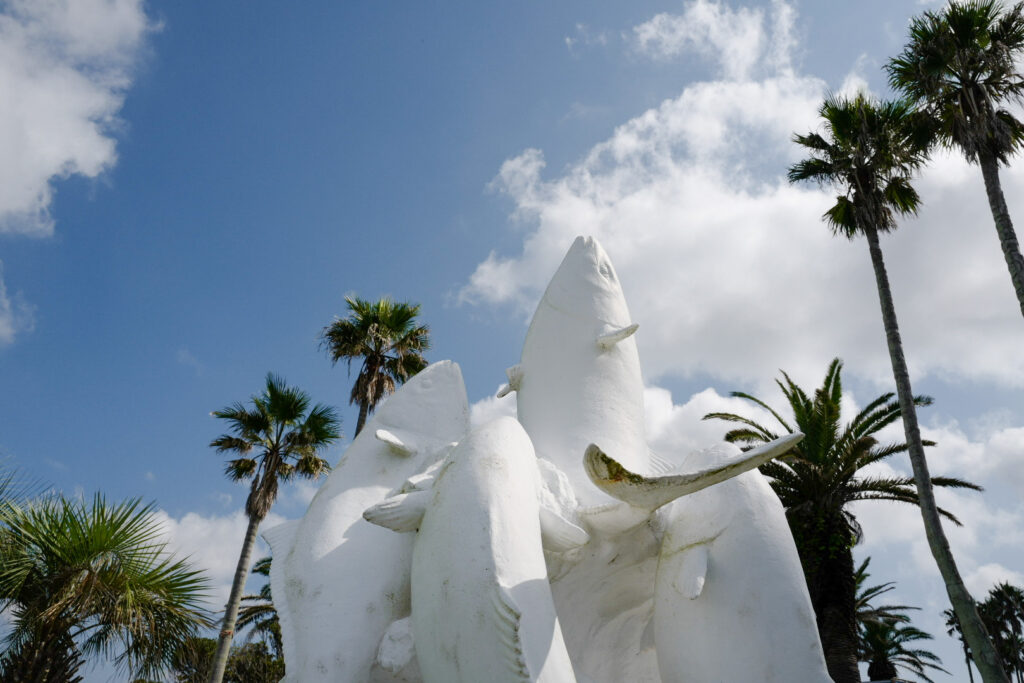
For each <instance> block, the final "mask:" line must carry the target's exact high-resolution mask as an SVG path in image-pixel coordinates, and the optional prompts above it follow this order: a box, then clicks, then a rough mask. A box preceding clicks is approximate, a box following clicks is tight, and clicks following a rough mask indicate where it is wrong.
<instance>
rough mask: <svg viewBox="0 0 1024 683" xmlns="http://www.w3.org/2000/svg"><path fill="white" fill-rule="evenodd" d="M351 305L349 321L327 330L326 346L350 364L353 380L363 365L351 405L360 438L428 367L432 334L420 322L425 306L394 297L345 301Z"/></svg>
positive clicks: (338, 321) (336, 358) (323, 340)
mask: <svg viewBox="0 0 1024 683" xmlns="http://www.w3.org/2000/svg"><path fill="white" fill-rule="evenodd" d="M345 303H347V304H348V309H349V316H348V317H347V318H345V319H340V318H335V319H334V322H332V323H331V324H330V325H328V326H327V327H325V328H324V329H323V331H322V332H321V334H320V346H321V348H326V349H327V354H328V355H329V356H330V357H331V362H332V363H337V362H338V361H339V360H342V359H344V360H346V361H347V362H348V369H349V373H350V374H351V372H352V361H353V360H354V359H357V358H362V359H363V365H362V367H361V368H360V369H359V374H358V375H357V376H356V382H355V384H354V385H353V386H352V394H351V396H350V397H349V403H354V404H356V405H358V406H359V420H358V421H357V422H356V436H358V435H359V432H361V431H362V429H363V425H364V424H366V418H367V417H368V416H369V415H370V413H372V412H373V409H374V408H375V407H376V406H377V404H378V403H380V402H381V401H382V400H383V399H384V398H385V397H386V396H387V395H388V394H391V393H392V392H394V390H395V387H396V385H398V384H402V383H403V382H405V381H406V380H408V379H409V378H410V377H412V376H413V375H415V374H416V373H417V372H419V371H420V370H422V369H423V368H425V367H427V361H426V360H425V359H424V358H423V356H422V355H420V354H421V353H422V352H424V351H426V350H428V349H429V348H430V328H428V327H427V326H426V325H420V324H418V322H417V321H416V316H417V315H418V314H419V312H420V307H419V304H415V305H413V304H409V303H405V302H395V301H392V300H391V299H389V298H388V297H384V298H383V299H381V300H380V301H376V302H371V301H365V300H363V299H360V298H358V297H345Z"/></svg>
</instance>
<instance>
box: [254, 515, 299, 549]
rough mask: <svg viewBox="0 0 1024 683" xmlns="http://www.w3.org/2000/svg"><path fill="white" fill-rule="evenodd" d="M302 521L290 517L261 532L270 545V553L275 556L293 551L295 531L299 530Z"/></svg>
mask: <svg viewBox="0 0 1024 683" xmlns="http://www.w3.org/2000/svg"><path fill="white" fill-rule="evenodd" d="M301 521H302V520H301V519H290V520H288V521H287V522H282V523H281V524H277V525H275V526H272V527H270V528H269V529H266V530H264V531H263V532H261V533H260V535H261V536H262V537H263V540H264V541H266V542H267V545H269V546H270V553H271V554H272V555H273V556H274V557H284V556H286V555H287V554H288V553H289V552H290V551H291V548H292V542H293V540H294V538H295V532H296V531H298V529H299V522H301Z"/></svg>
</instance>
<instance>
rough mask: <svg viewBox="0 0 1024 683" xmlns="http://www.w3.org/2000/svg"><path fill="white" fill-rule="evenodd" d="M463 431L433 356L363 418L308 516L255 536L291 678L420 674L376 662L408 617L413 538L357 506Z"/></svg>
mask: <svg viewBox="0 0 1024 683" xmlns="http://www.w3.org/2000/svg"><path fill="white" fill-rule="evenodd" d="M468 431H469V405H468V403H467V401H466V390H465V386H464V384H463V381H462V373H461V372H460V371H459V366H458V365H456V364H455V363H452V362H450V361H443V362H440V363H432V364H431V365H429V366H428V367H427V368H426V369H425V370H423V372H421V373H419V374H418V375H416V376H415V377H413V378H412V379H411V380H409V382H407V383H406V384H405V386H403V387H402V388H401V390H400V391H398V392H396V393H395V394H394V395H393V396H392V397H391V398H390V399H389V400H388V401H387V402H386V403H385V404H384V405H382V406H381V407H380V408H379V409H378V410H377V411H376V413H375V414H374V416H373V418H372V419H371V420H369V421H367V423H366V425H365V426H364V428H363V430H362V432H360V434H359V436H358V437H357V438H356V439H355V441H354V442H353V443H352V445H351V446H350V447H349V449H348V451H347V452H346V454H345V456H344V457H343V458H342V460H341V462H340V463H339V464H338V465H337V467H335V468H334V470H333V471H332V472H331V474H330V476H328V478H327V481H326V482H325V483H324V485H323V486H322V487H321V488H320V490H319V491H317V494H316V496H315V497H314V498H313V501H312V502H311V503H310V504H309V510H308V511H307V512H306V515H305V516H304V517H303V518H302V519H301V520H296V521H293V522H286V523H285V524H282V525H279V526H276V527H274V528H272V529H270V530H269V531H267V532H265V533H264V534H263V536H264V538H266V539H267V541H268V543H270V547H271V552H272V553H273V557H274V562H273V564H272V570H271V573H270V579H271V590H272V592H273V595H274V603H275V605H276V607H277V612H278V615H279V617H280V620H281V632H282V633H281V635H282V637H283V640H284V655H285V661H286V662H287V667H288V680H289V681H295V682H301V683H315V682H317V681H323V682H324V683H326V682H328V681H330V683H335V682H336V681H353V682H355V681H360V682H363V681H371V680H372V681H375V682H376V681H382V682H383V681H391V680H395V681H401V680H413V681H415V680H418V678H417V677H416V674H415V673H413V674H411V675H412V676H413V678H411V679H404V678H402V677H401V676H399V677H395V676H392V675H391V673H390V672H387V671H381V670H378V669H379V668H380V667H375V666H374V660H375V658H376V655H377V649H378V646H379V644H380V642H381V639H382V638H383V637H384V634H385V630H386V629H387V628H388V627H389V626H390V625H391V623H392V622H394V621H396V620H398V619H400V618H402V617H407V616H409V610H410V607H409V567H410V564H411V561H412V538H411V537H410V536H406V535H403V534H395V533H392V532H390V531H388V530H386V529H381V528H380V527H378V526H374V525H372V524H369V523H368V522H366V521H365V520H364V519H363V511H364V510H366V508H368V507H370V506H371V505H375V504H376V503H379V502H380V501H382V500H384V499H385V498H386V497H388V496H389V495H391V494H392V493H393V492H394V490H395V489H396V487H399V486H402V485H403V483H404V482H405V481H406V480H407V479H409V478H410V477H413V476H414V475H416V474H418V473H419V472H421V471H423V470H425V469H427V468H428V467H429V466H430V465H431V464H432V463H434V462H436V461H437V460H439V459H440V458H442V457H443V456H444V454H445V453H446V452H447V448H448V447H449V445H450V443H451V442H456V441H460V440H461V439H462V438H463V437H464V435H465V434H466V433H467V432H468ZM378 433H379V436H380V437H383V438H378ZM398 444H400V445H398ZM406 673H407V674H408V672H406Z"/></svg>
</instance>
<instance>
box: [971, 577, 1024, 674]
mask: <svg viewBox="0 0 1024 683" xmlns="http://www.w3.org/2000/svg"><path fill="white" fill-rule="evenodd" d="M978 613H979V614H980V615H981V620H982V621H983V622H984V623H985V628H986V629H987V630H988V633H989V635H990V636H991V637H992V642H993V643H994V644H995V646H996V652H998V653H999V657H1000V659H1002V661H1003V668H1004V669H1006V672H1007V673H1009V674H1017V676H1018V677H1019V676H1021V675H1024V637H1022V636H1024V633H1022V629H1024V591H1022V590H1021V589H1020V588H1018V587H1016V586H1013V585H1010V584H1009V583H1005V582H1004V583H1000V584H996V585H995V586H994V587H993V588H992V590H990V591H989V594H988V597H986V598H985V600H984V602H982V603H981V604H979V605H978Z"/></svg>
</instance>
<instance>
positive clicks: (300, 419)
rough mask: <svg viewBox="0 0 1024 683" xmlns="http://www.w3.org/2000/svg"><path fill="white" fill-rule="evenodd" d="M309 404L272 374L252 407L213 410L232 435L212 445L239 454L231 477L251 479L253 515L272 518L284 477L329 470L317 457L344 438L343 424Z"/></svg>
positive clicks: (331, 413)
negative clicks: (227, 424) (341, 431)
mask: <svg viewBox="0 0 1024 683" xmlns="http://www.w3.org/2000/svg"><path fill="white" fill-rule="evenodd" d="M309 403H310V399H309V396H308V395H307V394H306V393H305V392H303V391H300V390H299V389H296V388H294V387H289V386H287V385H286V384H285V382H284V380H283V379H281V378H280V377H278V376H276V375H274V374H273V373H270V374H268V375H267V380H266V388H265V389H264V390H263V393H261V394H259V395H257V396H253V397H252V399H251V404H252V405H251V407H247V406H245V405H244V404H242V403H235V404H233V405H231V406H228V407H226V408H222V409H220V410H217V411H214V412H213V415H214V417H218V418H220V419H222V420H227V422H228V423H229V425H230V433H229V434H223V435H221V436H219V437H217V438H216V439H214V440H213V441H212V442H211V443H210V446H212V447H213V448H215V449H216V450H217V452H233V453H235V454H237V455H238V457H237V458H232V459H231V460H229V461H228V463H227V466H226V467H225V472H226V474H227V475H228V477H229V478H231V479H233V480H235V481H239V480H248V479H252V487H251V490H250V492H249V498H248V500H247V501H246V513H247V514H248V515H249V516H250V517H253V518H255V519H260V520H262V519H263V518H264V517H266V516H267V513H268V512H269V511H270V507H271V505H273V503H274V501H275V500H276V499H277V489H278V480H279V479H283V480H288V479H290V478H291V477H292V476H294V475H295V474H299V475H300V476H303V477H308V478H316V477H318V476H320V475H321V474H323V473H325V472H327V471H328V470H329V469H330V466H329V465H328V463H327V461H326V460H324V459H323V458H321V457H319V456H318V455H317V454H318V453H319V451H320V450H321V449H322V448H324V447H325V446H327V445H329V444H331V443H333V442H334V441H336V440H337V439H338V438H339V437H340V433H339V426H340V422H339V420H338V416H337V414H336V413H335V411H334V409H333V408H331V407H330V406H324V405H320V404H317V405H315V406H313V408H312V409H309ZM307 409H308V410H309V413H308V414H307V413H306V411H307Z"/></svg>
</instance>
